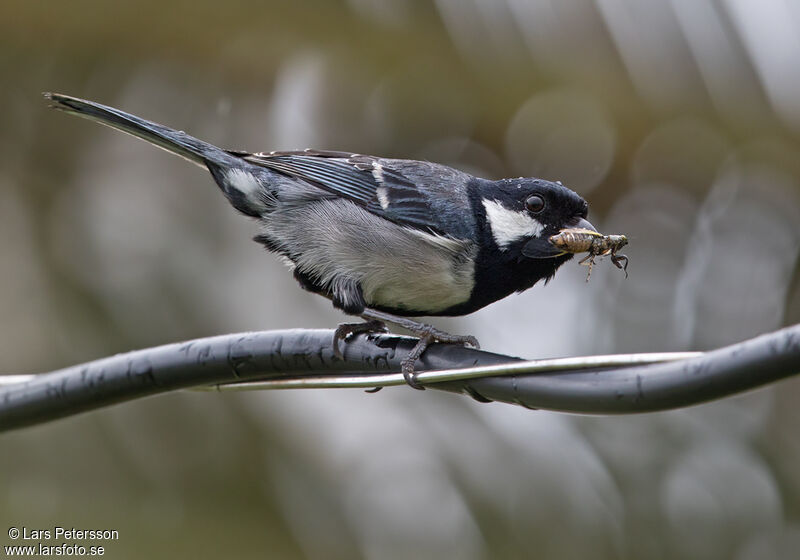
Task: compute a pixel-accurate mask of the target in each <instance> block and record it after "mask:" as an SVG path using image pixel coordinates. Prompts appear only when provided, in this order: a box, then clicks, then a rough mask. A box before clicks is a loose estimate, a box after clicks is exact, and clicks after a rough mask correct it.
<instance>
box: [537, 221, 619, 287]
mask: <svg viewBox="0 0 800 560" xmlns="http://www.w3.org/2000/svg"><path fill="white" fill-rule="evenodd" d="M550 243H552V244H553V245H554V246H555V247H556V248H558V249H561V250H562V251H564V252H565V253H587V252H588V253H589V254H588V255H586V256H585V257H584V258H583V259H581V260H580V261H578V263H579V264H582V265H586V266H588V267H589V273H588V274H587V275H586V281H587V282H588V281H589V277H590V276H591V275H592V266H593V265H594V259H595V258H597V257H604V256H606V255H611V262H612V263H614V266H616V267H617V268H619V269H620V270H622V271H623V272H624V273H625V278H627V277H628V257H626V256H625V255H618V254H617V251H619V250H620V249H622V248H623V247H624V246H625V245H627V244H628V238H627V237H626V236H624V235H603V234H602V233H599V232H597V231H593V230H590V229H582V228H574V229H562V230H561V231H560V232H558V233H557V234H556V235H552V236H550Z"/></svg>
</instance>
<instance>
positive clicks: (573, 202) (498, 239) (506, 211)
mask: <svg viewBox="0 0 800 560" xmlns="http://www.w3.org/2000/svg"><path fill="white" fill-rule="evenodd" d="M480 196H481V200H480V203H481V205H482V207H483V211H484V213H485V217H486V229H487V233H490V234H491V242H493V243H494V245H495V247H496V249H497V250H498V251H500V252H502V253H506V254H507V255H508V256H510V257H513V258H514V259H551V258H555V257H557V256H558V255H559V254H560V253H561V251H559V250H558V249H556V248H555V247H553V246H552V245H551V244H550V242H549V241H548V239H549V238H550V236H551V235H555V234H557V233H558V232H559V231H560V230H562V229H564V228H573V227H581V228H586V229H592V230H593V229H594V227H592V225H591V224H590V223H589V222H587V221H586V215H587V213H588V212H589V205H588V204H587V203H586V201H585V200H584V199H583V198H581V197H580V196H579V195H578V194H577V193H576V192H574V191H572V190H570V189H568V188H567V187H565V186H563V185H561V183H551V182H550V181H544V180H542V179H523V178H520V179H504V180H502V181H494V182H491V183H488V184H486V185H485V186H484V188H483V189H481V193H480Z"/></svg>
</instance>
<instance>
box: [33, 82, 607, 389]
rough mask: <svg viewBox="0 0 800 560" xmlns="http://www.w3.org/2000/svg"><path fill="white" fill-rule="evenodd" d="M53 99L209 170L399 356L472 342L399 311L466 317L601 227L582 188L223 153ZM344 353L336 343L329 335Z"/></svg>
mask: <svg viewBox="0 0 800 560" xmlns="http://www.w3.org/2000/svg"><path fill="white" fill-rule="evenodd" d="M45 97H47V98H48V99H50V100H51V101H52V102H53V105H54V107H56V108H58V109H61V110H64V111H66V112H68V113H72V114H75V115H78V116H81V117H85V118H87V119H90V120H93V121H97V122H100V123H102V124H105V125H108V126H110V127H112V128H115V129H117V130H120V131H122V132H126V133H128V134H132V135H133V136H137V137H139V138H142V139H144V140H146V141H148V142H150V143H152V144H155V145H156V146H158V147H160V148H163V149H165V150H167V151H169V152H172V153H174V154H177V155H179V156H181V157H183V158H185V159H187V160H189V161H190V162H192V163H195V164H197V165H199V166H201V167H204V168H206V169H208V170H209V171H210V172H211V175H212V176H213V178H214V180H215V181H216V182H217V185H219V187H220V189H221V190H222V193H223V194H224V195H225V197H226V198H227V199H228V201H229V202H230V203H231V205H233V207H234V208H236V209H237V210H238V211H239V212H241V213H243V214H245V215H247V216H251V217H253V218H255V219H257V220H258V221H259V224H260V226H261V233H260V234H259V235H257V236H256V237H255V240H256V241H258V242H260V243H262V244H263V245H264V246H265V247H266V248H267V249H268V250H270V251H272V252H274V253H277V254H278V255H280V256H282V257H284V258H285V260H287V262H288V263H289V264H290V265H291V268H292V269H293V271H294V276H295V278H296V279H297V280H298V281H299V283H300V284H301V286H302V287H303V288H305V289H306V290H309V291H312V292H314V293H317V294H320V295H323V296H325V297H327V298H329V299H330V300H331V301H332V302H333V305H334V306H335V307H336V308H338V309H341V310H342V311H344V312H345V313H347V314H350V315H360V316H362V317H364V318H366V319H369V320H370V321H371V322H370V323H365V324H361V325H366V326H365V327H364V328H361V327H360V326H359V325H343V326H342V327H340V328H339V329H337V337H344V336H345V335H347V334H348V333H351V332H357V331H362V330H368V329H373V328H376V327H380V326H381V325H380V324H378V323H377V322H378V321H380V322H383V321H389V322H392V323H395V324H399V325H401V326H403V327H405V328H408V329H410V330H412V331H413V332H415V333H416V334H418V335H419V336H420V337H421V338H420V343H419V344H418V345H417V348H415V349H414V351H413V352H412V353H411V355H410V356H409V357H408V358H407V359H406V360H405V361H404V362H403V371H404V374H406V379H407V380H408V381H409V383H410V384H412V385H414V384H415V383H414V380H413V377H412V374H413V367H414V362H415V361H416V359H417V358H418V357H419V356H420V355H421V354H422V352H423V351H424V350H425V347H426V346H427V345H428V344H429V343H431V342H434V341H444V342H469V343H472V344H474V345H477V341H475V339H474V338H472V337H460V336H453V335H448V334H447V333H444V332H442V331H438V330H436V329H433V328H432V327H430V326H428V325H424V324H422V323H418V322H416V321H412V320H409V319H405V317H409V316H411V317H415V316H423V315H446V316H456V315H465V314H467V313H472V312H473V311H476V310H478V309H480V308H482V307H484V306H486V305H488V304H490V303H493V302H495V301H497V300H499V299H502V298H504V297H506V296H508V295H509V294H511V293H513V292H521V291H523V290H527V289H528V288H530V287H531V286H533V285H534V284H535V283H536V282H538V281H540V280H544V281H545V282H546V281H548V280H549V279H550V278H552V277H553V275H554V274H555V272H556V270H557V269H558V268H559V267H560V266H561V265H562V264H564V263H565V262H566V261H568V260H569V259H571V258H572V255H571V254H569V253H564V252H562V251H561V250H559V249H557V248H556V247H554V246H553V245H552V244H551V243H550V242H549V238H550V236H552V235H555V234H557V233H558V232H559V231H560V230H561V229H564V228H584V229H590V230H594V227H592V225H591V224H590V223H589V222H588V221H587V220H586V215H587V212H588V205H587V203H586V201H585V200H584V199H583V198H581V197H580V196H578V194H576V193H575V192H573V191H571V190H570V189H568V188H566V187H564V186H562V185H561V184H560V183H553V182H549V181H545V180H542V179H535V178H519V179H503V180H499V181H490V180H486V179H481V178H478V177H473V176H471V175H469V174H467V173H464V172H462V171H458V170H456V169H453V168H450V167H447V166H444V165H439V164H436V163H430V162H425V161H413V160H403V159H387V158H381V157H375V156H368V155H362V154H354V153H350V152H334V151H317V150H304V151H286V152H268V153H247V152H240V151H232V150H223V149H221V148H217V147H216V146H213V145H211V144H208V143H206V142H203V141H201V140H198V139H196V138H193V137H191V136H189V135H187V134H185V133H184V132H182V131H177V130H173V129H170V128H167V127H164V126H161V125H159V124H156V123H153V122H149V121H146V120H144V119H140V118H138V117H135V116H133V115H130V114H128V113H125V112H123V111H120V110H118V109H114V108H111V107H107V106H104V105H100V104H99V103H94V102H92V101H86V100H82V99H78V98H75V97H69V96H66V95H61V94H56V93H46V94H45ZM334 344H335V349H336V351H337V352H338V351H339V346H338V340H334Z"/></svg>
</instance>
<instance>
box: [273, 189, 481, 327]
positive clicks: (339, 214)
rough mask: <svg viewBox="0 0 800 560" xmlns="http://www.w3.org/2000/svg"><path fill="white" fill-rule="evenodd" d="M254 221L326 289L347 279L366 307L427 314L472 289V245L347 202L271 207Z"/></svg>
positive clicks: (456, 301) (460, 300) (463, 298)
mask: <svg viewBox="0 0 800 560" xmlns="http://www.w3.org/2000/svg"><path fill="white" fill-rule="evenodd" d="M262 223H263V233H264V234H265V235H267V236H268V237H270V238H271V239H272V240H273V241H274V242H275V244H276V245H277V246H279V247H282V248H284V249H285V251H286V253H287V254H288V255H290V259H291V260H292V262H293V263H294V265H295V266H297V268H298V269H299V270H300V271H301V272H303V273H304V274H306V275H307V276H309V277H310V278H311V279H312V280H313V281H314V282H315V283H316V284H317V285H318V286H320V287H321V288H323V289H324V290H327V291H329V292H333V289H334V288H335V285H336V283H337V282H341V281H342V280H344V279H354V280H356V281H358V282H359V283H360V285H361V288H362V291H363V294H364V299H365V301H366V302H367V305H370V306H374V307H384V308H396V309H404V310H409V311H418V310H419V311H427V312H430V313H435V312H437V311H442V310H445V309H448V308H449V307H452V306H454V305H457V304H459V303H463V302H465V301H467V300H468V299H469V297H470V294H471V292H472V285H473V279H474V268H475V267H474V260H475V254H476V253H477V248H476V247H475V246H474V244H473V243H472V242H468V241H463V240H457V239H452V238H450V237H445V236H440V235H432V234H430V233H425V232H421V231H419V230H414V229H410V228H405V227H402V226H399V225H397V224H394V223H393V222H389V221H387V220H384V219H383V218H380V217H378V216H375V215H374V214H371V213H369V212H367V211H365V210H363V209H361V208H360V207H358V206H356V205H355V204H353V203H351V202H349V201H345V200H323V201H315V202H313V203H308V204H303V205H299V206H294V207H289V208H279V209H277V210H276V211H275V212H273V213H271V214H269V215H268V216H266V217H265V218H264V219H263V221H262Z"/></svg>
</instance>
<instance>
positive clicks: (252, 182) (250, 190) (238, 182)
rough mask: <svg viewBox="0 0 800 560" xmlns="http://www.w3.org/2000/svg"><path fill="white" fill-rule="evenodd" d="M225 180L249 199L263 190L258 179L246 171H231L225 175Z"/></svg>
mask: <svg viewBox="0 0 800 560" xmlns="http://www.w3.org/2000/svg"><path fill="white" fill-rule="evenodd" d="M225 180H226V181H227V182H228V184H229V185H230V186H231V187H233V188H234V189H236V190H237V191H239V192H240V193H242V194H243V195H245V196H248V197H250V196H251V195H255V194H256V193H257V192H258V191H260V190H262V188H263V187H262V185H261V183H260V182H259V181H258V179H256V178H255V176H254V175H253V174H252V173H248V172H247V171H245V170H244V169H230V170H229V171H228V172H227V173H225Z"/></svg>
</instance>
